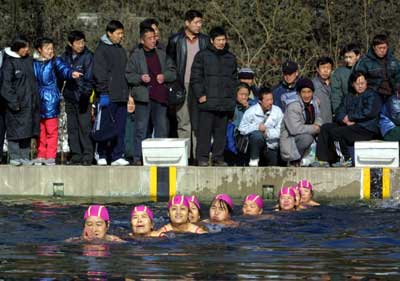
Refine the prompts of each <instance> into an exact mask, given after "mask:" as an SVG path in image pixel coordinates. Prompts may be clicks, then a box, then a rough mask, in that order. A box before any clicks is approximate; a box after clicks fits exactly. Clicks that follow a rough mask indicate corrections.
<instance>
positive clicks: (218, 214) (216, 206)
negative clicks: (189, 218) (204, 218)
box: [210, 200, 231, 222]
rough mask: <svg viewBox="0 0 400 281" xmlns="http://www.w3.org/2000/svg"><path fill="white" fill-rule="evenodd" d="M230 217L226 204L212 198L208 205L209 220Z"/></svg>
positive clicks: (223, 219)
mask: <svg viewBox="0 0 400 281" xmlns="http://www.w3.org/2000/svg"><path fill="white" fill-rule="evenodd" d="M230 218H231V215H230V214H229V210H228V207H227V206H226V204H225V203H223V202H221V201H219V200H214V201H213V202H212V204H211V207H210V220H211V221H212V222H221V221H226V220H229V219H230Z"/></svg>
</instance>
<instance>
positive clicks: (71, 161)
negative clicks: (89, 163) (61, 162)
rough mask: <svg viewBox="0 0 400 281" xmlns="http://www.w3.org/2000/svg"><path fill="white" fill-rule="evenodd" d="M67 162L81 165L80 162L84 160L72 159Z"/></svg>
mask: <svg viewBox="0 0 400 281" xmlns="http://www.w3.org/2000/svg"><path fill="white" fill-rule="evenodd" d="M66 164H67V165H80V164H82V162H81V161H80V160H76V159H71V160H69V161H68V162H67V163H66Z"/></svg>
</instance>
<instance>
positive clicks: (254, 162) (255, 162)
mask: <svg viewBox="0 0 400 281" xmlns="http://www.w3.org/2000/svg"><path fill="white" fill-rule="evenodd" d="M258 161H260V159H250V162H249V166H250V167H258Z"/></svg>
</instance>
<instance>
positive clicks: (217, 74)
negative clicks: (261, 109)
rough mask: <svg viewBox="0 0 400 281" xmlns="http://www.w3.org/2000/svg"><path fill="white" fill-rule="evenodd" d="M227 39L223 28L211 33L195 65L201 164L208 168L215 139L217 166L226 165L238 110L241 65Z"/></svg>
mask: <svg viewBox="0 0 400 281" xmlns="http://www.w3.org/2000/svg"><path fill="white" fill-rule="evenodd" d="M226 41H227V36H226V33H225V30H224V29H223V28H222V27H215V28H213V29H212V30H211V31H210V42H211V45H210V46H209V47H208V48H207V49H205V50H202V51H200V52H199V53H197V54H196V56H195V58H194V62H193V65H192V74H191V78H190V88H191V89H192V91H193V94H194V97H195V98H196V99H197V106H198V108H199V121H198V141H197V151H196V152H197V161H198V165H199V166H207V165H208V155H209V152H210V145H211V137H213V139H214V142H213V145H212V155H213V162H214V165H217V166H226V163H225V162H224V155H223V153H224V148H225V142H226V139H225V135H226V126H227V122H228V116H229V115H231V114H232V113H233V111H234V109H235V88H236V86H237V84H238V80H237V64H236V58H235V56H234V55H233V54H232V53H230V52H229V51H228V45H227V43H226Z"/></svg>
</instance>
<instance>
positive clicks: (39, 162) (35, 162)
mask: <svg viewBox="0 0 400 281" xmlns="http://www.w3.org/2000/svg"><path fill="white" fill-rule="evenodd" d="M44 161H46V159H44V158H40V157H39V158H36V159H33V160H32V164H33V165H35V166H40V165H42V164H44Z"/></svg>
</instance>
